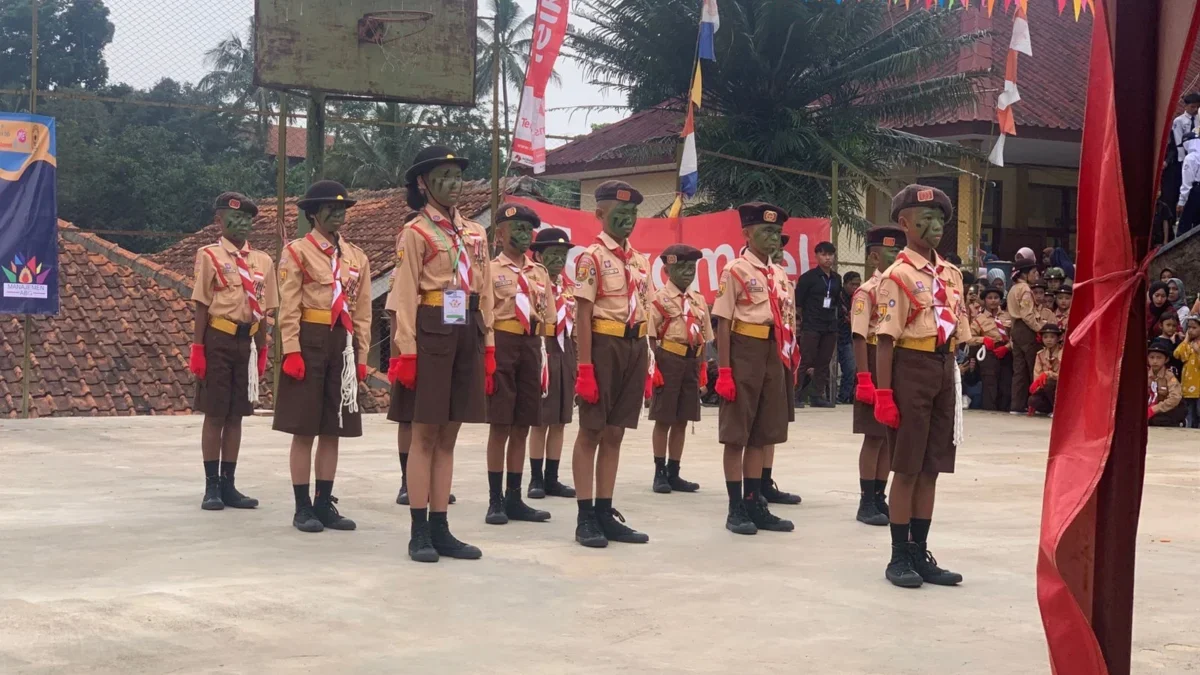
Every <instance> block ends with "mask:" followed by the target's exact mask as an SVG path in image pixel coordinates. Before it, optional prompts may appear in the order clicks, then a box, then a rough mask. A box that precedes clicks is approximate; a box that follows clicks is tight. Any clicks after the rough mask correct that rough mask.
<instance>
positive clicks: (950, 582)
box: [908, 541, 963, 586]
mask: <svg viewBox="0 0 1200 675" xmlns="http://www.w3.org/2000/svg"><path fill="white" fill-rule="evenodd" d="M908 551H909V556H911V557H912V567H913V570H915V571H916V573H917V574H919V575H921V579H923V580H924V581H925V583H928V584H934V585H936V586H957V585H958V584H960V583H962V580H963V578H962V575H961V574H958V573H956V572H951V571H949V570H944V569H942V568H940V567H938V564H937V560H936V559H935V558H934V557H933V554H932V553H930V552H929V548H928V546H926V545H925V544H918V543H916V542H911V541H910V542H909V543H908Z"/></svg>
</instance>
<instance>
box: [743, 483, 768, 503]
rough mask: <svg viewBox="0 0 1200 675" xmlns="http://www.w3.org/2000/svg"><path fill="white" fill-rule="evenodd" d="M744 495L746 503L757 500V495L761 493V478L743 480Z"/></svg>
mask: <svg viewBox="0 0 1200 675" xmlns="http://www.w3.org/2000/svg"><path fill="white" fill-rule="evenodd" d="M745 485H746V489H745V495H744V498H745V500H746V501H748V502H752V501H755V500H757V499H758V495H759V494H760V493H762V485H763V481H762V479H761V478H746V479H745Z"/></svg>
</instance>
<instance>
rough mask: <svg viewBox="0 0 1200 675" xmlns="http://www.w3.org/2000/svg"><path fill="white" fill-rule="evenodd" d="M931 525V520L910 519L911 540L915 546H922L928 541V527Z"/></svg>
mask: <svg viewBox="0 0 1200 675" xmlns="http://www.w3.org/2000/svg"><path fill="white" fill-rule="evenodd" d="M931 524H933V519H931V518H913V519H912V540H913V542H914V543H917V544H924V543H925V542H927V541H929V526H930V525H931Z"/></svg>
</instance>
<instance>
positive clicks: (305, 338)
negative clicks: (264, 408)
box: [271, 321, 362, 438]
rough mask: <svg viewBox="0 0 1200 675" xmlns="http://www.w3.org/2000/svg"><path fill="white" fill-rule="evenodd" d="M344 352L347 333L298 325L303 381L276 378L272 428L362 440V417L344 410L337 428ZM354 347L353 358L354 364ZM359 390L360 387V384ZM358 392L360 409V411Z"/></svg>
mask: <svg viewBox="0 0 1200 675" xmlns="http://www.w3.org/2000/svg"><path fill="white" fill-rule="evenodd" d="M345 348H346V329H345V328H343V327H342V325H341V324H338V325H336V326H334V327H333V328H332V329H331V328H329V326H325V325H322V324H316V323H308V322H306V321H301V322H300V356H302V357H304V379H303V380H293V379H292V378H290V377H288V376H287V375H286V374H283V373H281V374H280V375H279V393H278V395H277V396H276V397H275V421H274V423H273V424H272V425H271V428H272V429H274V430H275V431H282V432H284V433H288V434H296V435H297V436H340V437H342V438H357V437H359V436H362V413H360V412H357V413H352V412H350V411H349V410H346V409H344V408H343V410H342V426H340V427H339V426H338V406H340V405H341V402H342V365H343V364H342V350H343V349H345ZM357 353H358V350H357V347H356V348H355V356H356V361H357ZM360 386H361V384H360ZM361 403H362V402H361V390H360V401H359V404H360V407H361Z"/></svg>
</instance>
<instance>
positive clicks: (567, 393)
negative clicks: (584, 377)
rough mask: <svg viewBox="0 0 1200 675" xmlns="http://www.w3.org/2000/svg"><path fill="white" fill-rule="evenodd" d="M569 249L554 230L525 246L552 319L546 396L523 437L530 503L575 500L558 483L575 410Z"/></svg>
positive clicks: (566, 238)
mask: <svg viewBox="0 0 1200 675" xmlns="http://www.w3.org/2000/svg"><path fill="white" fill-rule="evenodd" d="M572 246H574V244H572V243H571V238H570V236H568V235H567V233H566V232H565V231H563V230H560V229H559V228H557V227H546V228H543V229H541V230H538V233H537V236H536V237H534V239H533V244H531V245H530V248H531V249H533V252H534V254H533V255H534V259H535V260H537V261H538V262H540V263H541V264H542V265H543V266H545V268H546V271H547V272H548V273H549V275H550V289H549V294H550V297H549V299H548V302H549V303H551V306H550V308H549V309H550V313H551V314H552V315H553V317H554V320H553V322H551V323H550V324H549V325H547V326H545V335H546V337H545V340H546V361H547V365H548V370H549V373H550V377H549V387H548V389H547V392H546V397H545V398H543V399H542V424H541V425H540V426H535V427H534V428H533V430H532V432H531V434H530V436H529V498H530V499H544V498H545V497H546V496H547V495H549V496H551V497H568V498H572V497H574V496H575V488H573V487H571V486H569V485H563V483H562V482H561V481H560V480H559V479H558V467H559V462H560V461H561V459H562V450H563V436H564V434H565V433H566V427H567V424H568V423H570V421H571V417H572V415H571V413H572V412H573V411H574V409H575V366H576V359H575V282H574V281H573V280H571V279H568V278H567V277H566V276H565V275H563V269H564V268H565V267H566V266H567V255H568V254H569V253H570V252H571V247H572ZM543 462H544V463H545V474H543V473H542V466H543Z"/></svg>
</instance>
